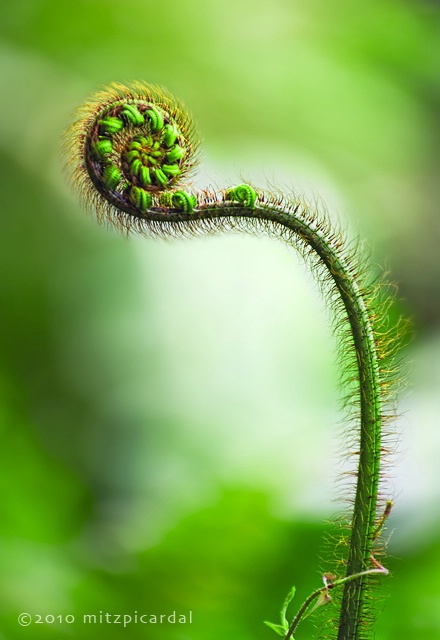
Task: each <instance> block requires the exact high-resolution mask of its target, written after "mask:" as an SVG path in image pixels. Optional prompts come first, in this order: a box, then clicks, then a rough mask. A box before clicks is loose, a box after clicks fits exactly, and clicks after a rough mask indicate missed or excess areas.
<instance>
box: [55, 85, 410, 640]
mask: <svg viewBox="0 0 440 640" xmlns="http://www.w3.org/2000/svg"><path fill="white" fill-rule="evenodd" d="M198 146H199V139H198V135H197V132H196V129H195V127H194V126H193V124H192V121H191V118H190V117H189V115H188V113H187V111H186V109H185V108H184V107H183V105H182V104H181V103H179V102H178V101H176V100H175V99H174V98H173V97H172V96H171V95H170V94H169V93H168V92H166V91H164V90H162V89H159V88H158V87H153V86H150V85H148V84H143V83H139V82H135V83H132V84H130V85H127V86H124V85H119V84H112V85H111V86H110V87H109V88H108V89H106V90H104V91H102V92H100V93H98V94H96V95H95V96H94V97H93V98H92V99H91V100H90V101H89V102H87V103H86V104H85V105H84V106H83V107H81V108H80V109H79V110H78V115H77V119H76V121H75V122H74V124H73V125H72V126H71V127H70V129H69V130H68V132H67V134H66V141H65V158H66V166H67V168H68V171H69V172H70V174H71V177H72V180H73V183H74V186H75V188H76V190H77V192H78V193H79V196H80V198H81V200H82V201H83V202H84V204H85V205H86V207H87V208H88V209H90V210H93V211H94V212H95V213H96V215H97V216H98V220H100V221H107V222H110V223H111V224H113V225H114V226H116V228H118V229H119V230H122V231H124V232H138V233H141V234H143V235H147V236H165V237H168V236H173V237H177V236H191V235H198V234H201V233H212V232H220V231H230V230H236V231H245V232H250V233H257V234H264V235H267V236H271V237H275V238H280V239H282V240H284V241H285V242H287V243H288V244H289V245H291V246H293V247H294V248H295V249H297V250H298V251H299V252H300V254H301V255H302V256H303V258H304V260H305V261H306V262H307V263H308V264H309V265H310V267H311V269H312V271H313V273H314V274H315V276H316V278H317V280H318V282H319V283H320V285H321V289H322V291H323V294H324V295H325V297H326V299H327V301H329V303H330V305H331V307H332V308H333V310H334V315H335V330H336V332H337V334H338V336H339V339H338V342H339V354H340V362H341V366H342V368H343V370H344V375H345V379H346V381H347V384H348V389H349V396H350V400H351V402H352V404H354V405H355V406H356V407H357V409H358V411H357V416H358V417H357V421H356V422H357V424H356V426H355V433H356V439H357V444H356V446H355V451H356V455H357V456H358V462H357V472H356V483H355V487H354V488H353V489H354V492H353V496H352V498H351V499H352V509H351V513H350V515H349V517H348V519H347V526H341V527H340V533H339V538H340V539H338V540H337V541H336V542H335V543H334V545H333V546H334V549H335V555H336V556H338V553H339V550H340V549H342V550H344V549H346V554H345V556H344V557H343V558H341V559H340V563H339V564H338V563H336V567H337V569H336V570H337V571H339V572H340V571H342V572H343V575H341V574H340V576H339V577H337V576H335V575H332V576H330V575H329V574H328V573H326V574H325V584H324V587H321V588H320V589H317V590H316V592H314V594H312V595H311V596H310V597H309V598H308V599H307V600H306V602H305V603H304V605H303V607H302V608H301V609H300V611H299V612H298V615H297V616H296V617H295V619H294V620H293V622H292V624H291V625H290V627H284V628H281V633H282V635H285V637H286V638H290V637H293V632H294V631H295V630H296V627H297V625H298V623H299V621H300V619H301V617H303V616H304V615H305V614H306V613H307V611H308V609H309V605H311V603H312V601H313V600H315V599H317V602H318V603H319V604H325V603H326V602H327V601H328V600H329V596H328V591H329V590H330V589H334V587H336V586H338V585H339V584H340V585H341V586H343V589H341V592H342V595H341V597H340V598H339V600H340V602H339V604H338V607H337V608H334V611H335V612H336V615H335V616H333V619H332V620H330V621H329V623H328V625H327V633H328V634H330V635H331V636H332V637H334V638H337V639H338V640H360V639H361V638H367V637H371V636H370V635H369V633H370V632H369V628H371V625H370V626H369V624H368V622H369V619H370V618H371V613H372V610H371V607H370V604H369V600H368V591H369V588H370V587H371V583H372V581H373V580H374V578H373V577H372V574H377V573H386V570H385V569H384V568H383V567H382V565H381V564H380V563H379V562H378V560H377V557H378V554H379V551H380V550H379V546H380V545H379V538H380V535H379V534H380V532H381V530H382V529H383V526H384V523H385V519H386V517H387V515H388V513H389V510H390V505H391V503H390V501H389V500H388V501H387V502H386V503H384V505H383V506H380V501H379V498H378V497H379V482H380V478H381V473H382V470H381V462H382V454H383V453H384V452H385V450H386V447H384V446H383V429H384V427H385V426H386V424H387V423H389V421H390V420H391V419H392V418H393V413H394V412H393V403H392V394H393V389H394V381H395V379H396V371H395V369H394V364H393V362H394V351H395V348H396V344H397V341H396V334H397V331H396V330H395V329H393V328H392V329H389V328H388V326H387V320H386V315H385V311H384V309H383V305H382V303H381V301H380V298H381V294H380V291H381V286H380V285H377V284H372V283H370V282H369V280H368V278H369V275H368V269H366V268H365V266H364V265H363V264H362V261H360V260H359V256H358V255H357V250H354V251H353V250H351V251H350V250H348V249H347V247H346V244H345V242H344V240H343V238H342V237H341V234H340V232H339V231H337V230H335V229H334V228H332V225H331V224H330V222H329V220H328V219H327V218H326V217H325V216H324V215H322V214H320V213H319V212H317V211H316V210H315V209H312V208H310V207H309V206H307V204H306V203H305V202H304V201H302V200H301V199H300V198H296V197H292V196H284V195H282V194H281V195H280V194H272V193H268V192H265V191H263V190H259V189H257V188H255V187H254V186H252V185H249V184H242V185H238V186H234V187H230V188H226V189H223V190H218V191H213V190H200V191H194V190H192V189H191V186H190V183H189V180H190V178H191V175H192V173H193V170H194V167H195V165H196V161H197V151H198ZM379 508H380V511H378V509H379ZM341 542H343V543H344V544H340V543H341ZM378 545H379V546H378ZM341 563H343V565H344V566H343V568H341ZM323 594H324V595H323ZM273 626H274V627H276V626H277V625H273ZM278 632H280V629H278Z"/></svg>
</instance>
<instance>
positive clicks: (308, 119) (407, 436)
mask: <svg viewBox="0 0 440 640" xmlns="http://www.w3.org/2000/svg"><path fill="white" fill-rule="evenodd" d="M0 6H1V12H0V17H1V19H0V91H1V100H0V163H1V170H0V182H1V192H0V194H1V216H0V247H1V248H0V318H1V320H0V322H1V334H0V358H1V361H0V394H1V405H0V429H1V447H0V495H1V502H0V537H1V542H0V576H1V579H0V602H1V604H0V616H1V617H0V638H1V639H2V640H16V639H17V640H18V639H21V638H36V639H37V640H38V639H40V638H41V639H45V638H56V639H58V638H59V639H63V638H77V637H78V638H85V639H88V638H93V639H95V638H106V639H111V638H127V640H128V639H138V638H148V639H153V638H154V639H155V640H162V639H163V640H186V639H188V640H199V639H202V638H204V639H205V638H210V640H217V639H220V638H225V637H228V638H240V640H248V639H249V640H251V639H252V640H256V639H260V638H261V640H263V639H264V638H270V637H275V636H274V635H273V632H272V631H271V630H269V629H268V628H267V627H265V626H264V625H263V623H262V622H263V620H265V619H266V620H267V619H269V620H274V621H276V619H277V617H278V611H279V608H280V604H281V602H282V600H283V598H284V596H285V594H286V593H287V591H288V590H289V589H290V587H291V586H292V585H293V584H295V585H296V586H297V588H298V596H297V598H298V602H300V601H302V599H304V598H305V596H306V595H307V594H308V593H309V592H310V590H311V589H312V588H315V587H316V586H318V585H319V580H320V578H319V567H320V561H319V556H320V554H321V552H322V542H321V541H322V535H323V531H324V530H325V524H324V523H325V520H326V519H328V518H329V517H331V515H332V514H334V513H335V512H337V511H338V508H339V506H338V503H335V498H337V497H338V489H337V483H335V480H336V479H337V476H338V473H339V472H340V471H341V469H342V468H343V466H342V465H341V463H340V462H339V460H340V451H341V449H342V450H343V449H344V440H343V438H342V439H341V435H340V432H341V428H340V423H341V420H342V414H341V412H340V409H339V404H338V402H339V394H340V392H339V391H338V388H337V378H338V371H337V365H336V364H335V357H334V352H335V347H336V345H335V341H334V338H333V337H332V334H331V330H330V328H329V326H330V325H329V318H328V314H327V313H326V311H325V309H324V307H323V302H322V300H321V298H320V296H319V294H318V291H317V288H316V286H315V284H314V283H313V280H312V278H311V276H310V275H309V274H308V273H307V272H306V270H305V268H304V266H303V265H302V264H301V262H300V260H299V258H298V257H297V256H296V255H295V254H294V252H293V251H292V250H289V249H287V248H286V247H284V246H282V245H281V244H279V243H276V242H274V241H273V240H267V239H256V238H251V237H246V236H232V235H231V236H226V235H225V236H221V237H220V236H219V237H211V238H205V239H194V240H190V241H187V242H182V241H175V242H168V243H167V242H160V241H153V240H145V239H142V238H132V239H129V240H127V239H126V238H123V237H120V236H117V235H116V234H115V233H114V232H112V231H110V230H108V229H106V228H100V227H98V226H97V225H96V223H95V221H94V220H93V219H92V218H91V217H87V216H86V215H84V212H82V211H81V210H80V208H79V205H78V204H77V202H76V201H75V199H74V198H73V196H72V194H71V191H70V188H69V186H68V185H66V183H65V180H64V178H63V174H62V171H61V168H60V166H61V163H60V146H61V138H62V132H63V130H64V129H65V127H66V126H67V125H68V123H69V122H70V121H71V119H72V113H73V111H74V109H75V107H76V106H77V105H78V104H80V103H81V102H82V101H83V100H84V99H85V98H87V96H88V95H90V94H91V93H93V92H94V91H95V90H96V89H98V88H100V87H102V86H103V85H105V84H107V83H109V82H110V81H113V80H115V81H120V82H124V81H128V80H132V79H143V80H146V81H148V82H152V83H156V84H161V85H164V86H166V87H167V88H168V89H169V90H171V91H172V92H173V93H175V94H176V95H178V96H179V97H180V98H181V99H183V100H184V102H185V103H186V104H187V105H188V106H189V107H190V109H191V111H192V112H193V114H194V116H195V117H196V119H197V121H198V123H199V126H200V129H201V131H202V135H203V139H204V143H203V152H204V154H203V155H204V159H203V166H202V167H201V170H200V174H199V177H198V178H197V183H198V184H199V185H201V186H203V185H206V184H207V183H215V184H218V185H224V186H228V185H231V184H234V183H236V182H237V181H238V180H240V176H242V175H244V176H245V177H248V178H250V179H252V180H253V181H254V182H255V183H257V184H260V185H263V186H264V185H266V184H268V183H275V184H276V185H278V186H281V187H285V188H286V189H289V190H290V189H295V190H296V191H299V192H302V193H304V194H305V196H307V197H309V198H311V199H317V198H318V199H319V198H320V199H322V201H324V202H325V203H326V206H327V208H328V210H329V212H330V215H331V216H335V218H337V219H338V220H340V221H341V224H342V226H344V227H345V228H346V229H347V233H348V235H349V236H351V237H356V236H360V237H362V238H365V239H366V240H367V243H368V246H369V247H370V252H371V261H372V263H373V264H378V265H382V267H384V268H385V269H386V270H388V271H389V273H390V278H391V279H392V281H393V282H396V283H397V284H398V287H399V293H398V302H397V303H396V305H395V306H394V307H393V309H392V314H393V315H394V316H396V315H397V314H398V313H404V314H405V315H406V316H408V317H410V318H411V319H412V323H413V339H412V340H411V341H406V347H405V349H404V352H403V354H402V358H403V359H404V360H405V362H407V363H410V366H409V369H408V370H409V379H410V386H409V391H407V392H406V393H405V394H404V395H403V397H402V399H401V401H400V406H399V410H400V414H401V417H400V419H399V421H398V422H397V424H396V425H395V427H394V429H395V434H396V437H395V440H396V441H397V442H398V444H397V448H396V454H395V456H394V465H393V467H392V468H391V469H390V472H389V473H390V476H392V482H393V486H394V490H393V495H392V497H396V506H395V509H394V513H393V515H392V517H391V519H390V522H389V527H388V534H389V535H390V541H389V553H390V557H389V558H388V561H387V562H388V566H389V567H390V568H391V570H392V572H393V577H392V579H389V580H386V581H383V587H382V589H381V593H382V595H383V596H384V599H383V604H382V608H383V613H382V614H381V616H380V619H379V623H378V624H377V627H376V629H375V632H376V635H375V638H376V639H377V640H394V639H396V640H397V639H400V638H405V639H406V640H419V639H420V638H429V639H434V638H440V606H439V603H440V586H439V581H438V576H439V571H440V537H439V525H440V509H439V507H438V505H439V499H440V482H439V480H440V472H439V468H440V467H439V462H438V461H439V460H440V429H439V423H440V419H439V415H440V400H439V398H440V393H439V390H440V285H439V283H440V277H439V276H440V262H439V260H438V246H439V236H440V233H439V221H438V208H437V206H436V204H437V202H438V169H439V166H438V164H439V163H438V147H439V125H438V106H439V98H440V91H439V80H438V79H439V77H440V76H439V61H440V58H439V56H438V25H439V11H438V5H437V3H435V2H432V1H428V0H424V1H422V0H420V1H419V2H416V1H410V0H406V1H404V0H370V1H369V2H364V3H350V2H348V1H346V0H336V1H334V2H331V3H328V2H323V1H322V0H312V1H310V0H308V1H307V2H306V1H305V0H302V1H301V0H298V1H297V2H291V1H290V0H273V1H272V2H270V3H269V2H262V1H257V0H254V2H251V1H250V0H234V2H232V0H222V1H220V0H207V1H205V2H201V1H199V0H181V1H179V0H174V2H168V3H165V2H163V3H162V2H153V1H152V0H143V1H141V0H124V2H120V1H116V0H75V1H73V2H62V1H60V0H15V2H6V1H5V0H1V2H0ZM391 534H392V535H391ZM329 606H331V605H329ZM294 608H295V607H293V609H294ZM293 609H292V613H293ZM135 610H137V611H138V612H139V613H156V614H170V613H171V612H172V611H173V610H176V611H177V612H178V613H183V614H188V612H189V610H192V611H193V623H192V624H191V625H189V624H187V625H177V624H175V625H172V624H162V625H156V626H155V627H153V626H152V625H146V626H141V625H139V624H138V625H135V624H132V625H131V626H128V627H127V628H126V629H122V628H121V626H120V625H119V626H118V625H116V624H113V625H110V624H102V625H95V626H92V625H89V626H87V625H83V624H81V622H80V620H81V619H82V616H83V615H84V614H89V613H95V614H99V612H100V611H102V612H103V613H104V614H105V613H107V612H108V613H111V614H133V613H134V611H135ZM22 611H24V612H29V613H30V614H32V615H33V616H36V615H37V614H40V615H41V616H43V617H44V616H46V615H47V614H51V615H54V616H59V615H61V616H66V615H74V616H75V617H76V619H77V622H75V623H74V624H69V623H66V622H59V619H56V620H55V622H54V623H44V624H32V625H31V626H30V627H28V628H22V627H20V626H19V625H18V623H17V616H18V614H19V613H20V612H22ZM313 635H314V631H313V624H311V623H309V622H306V623H304V626H303V627H301V628H300V632H299V633H298V634H297V637H298V638H311V637H313Z"/></svg>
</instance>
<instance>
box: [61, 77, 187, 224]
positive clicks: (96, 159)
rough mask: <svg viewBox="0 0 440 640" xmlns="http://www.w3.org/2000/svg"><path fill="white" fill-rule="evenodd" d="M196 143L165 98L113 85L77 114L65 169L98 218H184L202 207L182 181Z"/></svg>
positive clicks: (140, 86)
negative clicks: (169, 213) (174, 214)
mask: <svg viewBox="0 0 440 640" xmlns="http://www.w3.org/2000/svg"><path fill="white" fill-rule="evenodd" d="M198 146H199V137H198V134H197V131H196V129H195V127H194V125H193V123H192V120H191V117H190V115H189V114H188V111H187V110H186V109H185V108H184V107H183V105H182V104H181V103H180V102H179V101H177V100H176V99H175V98H173V96H172V95H171V94H170V93H168V92H167V91H165V90H163V89H160V88H158V87H155V86H153V85H149V84H145V83H139V82H133V83H130V84H128V85H121V84H115V83H114V84H112V85H110V87H108V88H107V89H105V90H104V91H101V92H99V93H97V94H95V95H94V96H93V97H92V98H91V99H90V100H89V101H88V102H87V103H86V104H85V105H84V106H83V107H81V108H80V109H79V110H78V118H77V120H76V121H75V122H74V124H73V125H72V126H71V127H70V128H69V129H68V131H67V132H66V138H65V146H64V156H65V165H66V168H67V169H68V172H69V173H70V174H71V177H72V180H73V183H74V185H75V186H76V188H77V190H78V192H79V195H80V197H81V199H82V200H83V201H84V202H85V204H86V205H88V206H89V208H91V209H92V210H94V211H96V212H97V214H98V218H100V219H110V220H112V221H114V220H117V221H119V222H120V216H121V215H124V214H128V215H129V216H132V217H135V218H143V217H146V215H147V212H148V211H149V210H152V211H154V212H156V213H157V212H161V211H162V212H164V205H166V206H167V207H171V208H173V209H175V210H177V211H183V212H185V213H188V212H192V211H193V210H194V207H195V206H196V204H197V200H196V197H195V196H192V195H190V194H188V193H187V192H186V189H185V187H186V183H185V181H186V180H187V179H188V178H189V177H190V176H191V173H192V171H193V169H194V167H195V165H196V163H197V151H198Z"/></svg>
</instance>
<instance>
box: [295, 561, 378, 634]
mask: <svg viewBox="0 0 440 640" xmlns="http://www.w3.org/2000/svg"><path fill="white" fill-rule="evenodd" d="M377 573H380V574H385V575H388V573H389V572H388V570H387V569H385V568H384V567H383V568H382V569H367V570H366V571H361V572H359V573H355V574H354V575H351V576H346V577H345V578H340V579H339V580H334V581H333V582H332V584H331V585H330V586H324V587H320V588H319V589H316V590H315V591H313V592H312V593H311V594H310V595H309V597H308V598H306V599H305V600H304V602H303V604H302V605H301V608H300V610H299V611H298V613H297V614H296V616H295V617H294V619H293V621H292V624H291V625H290V627H289V631H288V632H287V633H286V635H285V637H284V640H290V638H292V636H293V634H294V633H295V631H296V629H297V627H298V625H299V623H300V622H301V620H302V619H303V618H304V617H305V614H306V612H307V609H308V608H309V607H310V605H311V604H312V602H313V600H316V598H317V597H318V596H320V595H321V593H325V592H328V591H329V590H330V589H334V588H335V587H339V586H340V585H342V584H345V585H347V584H350V583H351V582H353V581H354V580H359V579H361V578H364V577H365V576H368V575H371V574H377Z"/></svg>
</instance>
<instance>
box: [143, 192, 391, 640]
mask: <svg viewBox="0 0 440 640" xmlns="http://www.w3.org/2000/svg"><path fill="white" fill-rule="evenodd" d="M222 218H227V219H230V220H231V221H233V220H235V219H238V218H245V219H255V220H261V221H267V222H271V223H274V224H275V225H277V226H280V227H281V228H282V227H284V228H286V229H288V230H290V231H291V232H292V233H293V234H295V235H296V236H298V237H299V238H300V239H301V240H302V241H303V242H304V243H305V244H306V245H308V246H309V247H311V248H312V249H313V250H314V252H315V253H316V254H317V256H318V257H319V259H320V261H321V263H322V264H323V265H324V266H325V267H326V269H327V271H328V273H329V274H330V276H331V278H332V279H333V282H334V283H335V286H336V288H337V290H338V292H339V294H340V297H341V299H342V302H343V305H344V308H345V311H346V314H347V318H348V321H349V323H350V327H351V334H352V337H353V346H354V349H355V351H356V360H357V367H358V376H359V393H360V446H359V451H360V453H359V463H358V472H357V485H356V495H355V501H354V509H353V516H352V522H351V538H350V546H349V552H348V560H347V571H346V575H347V576H356V578H351V579H350V580H347V581H346V584H345V587H344V594H343V597H342V603H341V612H340V620H339V631H338V640H357V639H358V638H359V630H360V622H361V620H362V613H363V607H364V590H365V580H366V576H367V573H365V570H366V568H367V567H368V563H369V558H370V555H371V551H372V544H373V537H374V530H375V520H376V505H377V493H378V483H379V467H380V447H381V422H382V419H381V403H380V378H379V367H378V357H377V353H376V345H375V340H374V336H373V331H372V327H371V321H370V317H369V313H368V309H367V307H366V304H365V301H364V298H363V296H362V293H361V291H360V289H359V287H358V285H357V282H356V280H355V278H354V277H353V275H352V274H351V273H350V269H349V267H348V265H346V264H345V262H344V260H343V258H342V257H341V256H340V254H339V252H338V249H337V247H336V248H335V247H334V246H333V245H332V244H331V243H330V242H329V241H328V239H327V237H326V236H325V234H322V233H320V232H319V230H318V229H316V228H314V227H313V226H312V225H311V224H310V223H309V222H306V221H304V220H302V219H301V218H299V217H297V216H296V215H292V214H290V213H289V214H286V213H284V212H280V211H277V210H276V209H274V208H266V207H264V208H263V207H258V206H257V207H256V208H254V209H250V208H248V207H243V206H240V205H233V206H227V205H223V206H220V205H218V204H216V205H206V206H204V207H203V209H202V210H201V211H200V212H198V213H197V212H196V213H192V214H182V213H179V214H170V215H168V216H167V222H168V223H173V221H174V222H176V223H177V224H178V225H180V224H181V223H184V222H189V223H190V224H194V223H195V222H196V221H197V220H202V221H204V220H210V219H211V220H215V219H222ZM149 219H150V220H153V221H154V220H157V221H161V220H162V221H163V216H162V217H161V216H160V215H156V216H155V215H154V213H152V214H151V215H150V216H149ZM280 235H281V236H283V233H281V234H280Z"/></svg>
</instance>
